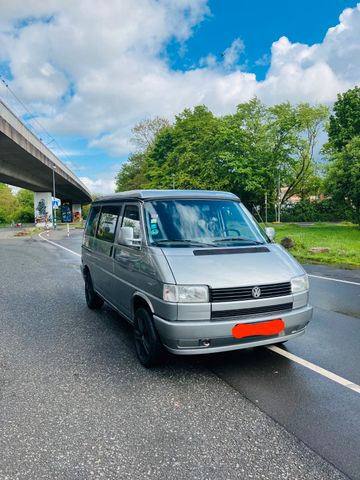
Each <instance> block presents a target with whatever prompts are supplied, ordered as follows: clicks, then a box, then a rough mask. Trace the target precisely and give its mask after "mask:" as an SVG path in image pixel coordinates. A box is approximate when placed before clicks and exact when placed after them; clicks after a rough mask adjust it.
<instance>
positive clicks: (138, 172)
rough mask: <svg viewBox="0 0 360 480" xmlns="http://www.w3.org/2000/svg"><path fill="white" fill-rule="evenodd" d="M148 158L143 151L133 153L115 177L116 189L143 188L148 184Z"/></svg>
mask: <svg viewBox="0 0 360 480" xmlns="http://www.w3.org/2000/svg"><path fill="white" fill-rule="evenodd" d="M145 164H146V160H145V155H144V154H143V153H132V154H131V155H130V156H129V158H128V160H127V162H125V163H124V164H123V165H122V166H121V168H120V171H119V173H118V174H117V176H116V177H115V183H116V191H117V192H123V191H125V190H133V189H137V188H142V187H143V186H144V185H145V184H146V178H145V170H146V166H145Z"/></svg>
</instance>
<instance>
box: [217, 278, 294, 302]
mask: <svg viewBox="0 0 360 480" xmlns="http://www.w3.org/2000/svg"><path fill="white" fill-rule="evenodd" d="M254 286H255V285H252V286H249V287H233V288H213V289H211V290H210V301H211V302H236V301H239V300H254V297H253V295H252V289H253V288H254ZM256 286H258V287H259V288H260V290H261V294H260V297H258V298H260V299H261V298H271V297H282V296H285V295H291V283H290V282H285V283H274V284H269V285H256ZM255 300H256V298H255Z"/></svg>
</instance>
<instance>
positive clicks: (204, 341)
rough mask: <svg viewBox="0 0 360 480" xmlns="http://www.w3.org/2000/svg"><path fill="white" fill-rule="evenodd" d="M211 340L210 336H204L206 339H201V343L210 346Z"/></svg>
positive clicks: (203, 345)
mask: <svg viewBox="0 0 360 480" xmlns="http://www.w3.org/2000/svg"><path fill="white" fill-rule="evenodd" d="M210 343H211V341H210V340H209V339H208V338H204V340H200V345H201V346H202V347H210Z"/></svg>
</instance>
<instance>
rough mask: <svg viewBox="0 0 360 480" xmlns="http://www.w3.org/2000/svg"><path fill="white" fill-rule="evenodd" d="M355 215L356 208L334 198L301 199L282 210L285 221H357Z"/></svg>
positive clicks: (282, 217)
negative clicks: (311, 200)
mask: <svg viewBox="0 0 360 480" xmlns="http://www.w3.org/2000/svg"><path fill="white" fill-rule="evenodd" d="M355 216H356V215H355V210H354V209H352V208H351V207H349V206H348V205H346V204H345V203H341V204H339V203H338V202H336V201H334V200H333V199H326V200H321V201H317V202H310V201H309V200H301V201H300V202H298V203H296V204H292V205H291V204H288V205H285V206H284V207H283V209H282V212H281V220H282V221H284V222H341V221H350V222H355V221H356V218H355ZM274 219H275V216H274Z"/></svg>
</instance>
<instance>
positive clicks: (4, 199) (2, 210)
mask: <svg viewBox="0 0 360 480" xmlns="http://www.w3.org/2000/svg"><path fill="white" fill-rule="evenodd" d="M16 204H17V202H16V198H15V196H14V195H13V194H12V191H11V188H10V187H9V186H8V185H5V184H4V183H0V223H10V222H11V221H12V219H13V218H12V215H13V213H14V210H15V208H16Z"/></svg>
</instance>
